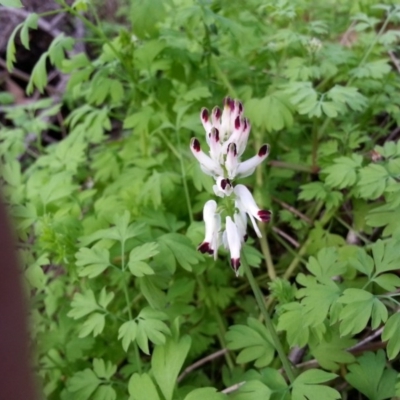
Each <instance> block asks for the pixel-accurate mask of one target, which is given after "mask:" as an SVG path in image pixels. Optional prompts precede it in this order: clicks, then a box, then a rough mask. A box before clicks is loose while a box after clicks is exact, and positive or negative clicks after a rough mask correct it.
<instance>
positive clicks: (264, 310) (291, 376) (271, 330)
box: [242, 254, 295, 383]
mask: <svg viewBox="0 0 400 400" xmlns="http://www.w3.org/2000/svg"><path fill="white" fill-rule="evenodd" d="M242 265H243V269H244V271H245V274H246V276H247V279H248V280H249V283H250V286H251V289H252V290H253V293H254V296H255V298H256V301H257V304H258V307H259V308H260V311H261V314H262V315H263V317H264V320H265V326H266V327H267V329H268V331H269V333H270V335H271V338H272V341H273V343H274V346H275V349H276V351H277V353H278V356H279V358H280V360H281V363H282V366H283V369H284V370H285V372H286V375H287V377H288V379H289V381H290V383H293V382H294V380H295V375H294V372H293V370H292V366H291V365H290V362H289V360H288V358H287V357H286V354H285V351H284V350H283V347H282V344H281V342H280V340H279V337H278V334H277V333H276V330H275V327H274V324H273V323H272V320H271V317H270V316H269V313H268V310H267V308H266V306H265V302H264V298H263V296H262V294H261V290H260V288H259V286H258V284H257V282H256V280H255V279H254V276H253V273H252V271H251V268H250V266H249V264H248V263H247V260H246V258H245V257H244V255H243V254H242Z"/></svg>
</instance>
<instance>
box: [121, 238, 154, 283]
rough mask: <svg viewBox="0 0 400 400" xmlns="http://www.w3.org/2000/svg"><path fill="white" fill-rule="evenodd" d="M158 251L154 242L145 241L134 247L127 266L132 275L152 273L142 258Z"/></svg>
mask: <svg viewBox="0 0 400 400" xmlns="http://www.w3.org/2000/svg"><path fill="white" fill-rule="evenodd" d="M158 253H159V251H158V244H157V243H155V242H150V243H145V244H144V245H142V246H138V247H135V248H134V249H133V250H132V251H131V253H130V255H129V262H128V266H129V269H130V271H131V272H132V274H133V275H135V276H138V277H142V276H144V275H153V274H154V271H153V269H152V268H151V267H150V266H149V265H148V264H147V263H145V262H143V260H146V259H148V258H150V257H154V256H155V255H157V254H158Z"/></svg>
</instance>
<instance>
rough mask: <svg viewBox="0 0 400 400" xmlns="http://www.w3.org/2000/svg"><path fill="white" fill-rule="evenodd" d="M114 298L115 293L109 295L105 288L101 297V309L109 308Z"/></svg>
mask: <svg viewBox="0 0 400 400" xmlns="http://www.w3.org/2000/svg"><path fill="white" fill-rule="evenodd" d="M113 298H114V293H113V292H109V293H107V291H106V288H105V287H103V289H101V292H100V295H99V301H98V303H99V305H100V306H101V307H103V308H107V306H108V305H109V304H110V302H111V301H112V299H113Z"/></svg>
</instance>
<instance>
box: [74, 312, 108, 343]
mask: <svg viewBox="0 0 400 400" xmlns="http://www.w3.org/2000/svg"><path fill="white" fill-rule="evenodd" d="M105 324H106V318H105V316H104V314H100V313H93V314H91V315H90V316H89V318H88V319H87V320H86V321H85V322H84V323H83V325H82V327H81V329H80V331H79V337H80V338H83V337H85V336H88V335H90V334H91V333H93V336H94V337H96V336H98V335H100V333H101V332H103V330H104V326H105Z"/></svg>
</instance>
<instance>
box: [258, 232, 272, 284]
mask: <svg viewBox="0 0 400 400" xmlns="http://www.w3.org/2000/svg"><path fill="white" fill-rule="evenodd" d="M259 228H260V230H261V234H262V237H261V238H260V246H261V251H262V253H263V255H264V258H265V263H266V265H267V271H268V276H269V279H271V281H273V280H274V279H276V271H275V267H274V263H273V261H272V257H271V251H270V249H269V244H268V239H267V235H266V229H265V226H264V225H261V226H259Z"/></svg>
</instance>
